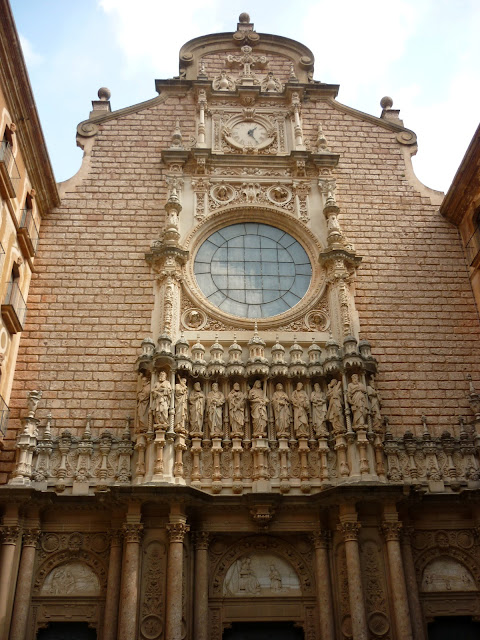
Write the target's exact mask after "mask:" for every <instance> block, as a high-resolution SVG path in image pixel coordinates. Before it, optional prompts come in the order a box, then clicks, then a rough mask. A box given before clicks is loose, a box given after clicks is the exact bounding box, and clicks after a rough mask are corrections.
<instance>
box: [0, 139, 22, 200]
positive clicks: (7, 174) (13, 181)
mask: <svg viewBox="0 0 480 640" xmlns="http://www.w3.org/2000/svg"><path fill="white" fill-rule="evenodd" d="M19 180H20V172H19V171H18V167H17V163H16V162H15V158H14V157H13V151H12V145H11V144H10V143H9V142H8V141H7V140H3V141H2V143H1V145H0V194H1V195H2V197H3V198H14V197H15V194H16V187H17V184H18V181H19Z"/></svg>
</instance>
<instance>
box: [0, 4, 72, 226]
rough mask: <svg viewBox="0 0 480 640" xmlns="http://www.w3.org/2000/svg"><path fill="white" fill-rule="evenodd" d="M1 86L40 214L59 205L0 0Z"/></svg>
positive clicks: (34, 110)
mask: <svg viewBox="0 0 480 640" xmlns="http://www.w3.org/2000/svg"><path fill="white" fill-rule="evenodd" d="M0 83H1V85H2V89H3V92H4V95H5V101H6V103H7V106H8V109H9V111H10V113H11V115H12V118H13V120H14V122H15V124H16V125H17V131H16V135H17V140H18V144H19V148H20V152H21V156H22V160H23V162H24V164H25V168H26V170H27V173H28V176H29V178H30V181H31V183H32V186H34V188H35V190H36V192H37V197H36V201H37V205H38V207H39V209H40V213H41V214H45V213H47V212H48V211H49V210H50V209H52V208H53V207H56V206H58V205H59V204H60V197H59V194H58V190H57V184H56V181H55V176H54V174H53V169H52V165H51V163H50V158H49V155H48V151H47V147H46V144H45V138H44V136H43V132H42V127H41V124H40V119H39V116H38V112H37V108H36V105H35V99H34V97H33V92H32V88H31V85H30V80H29V78H28V72H27V68H26V65H25V60H24V58H23V53H22V48H21V46H20V40H19V37H18V33H17V30H16V27H15V21H14V19H13V15H12V12H11V9H10V5H9V3H8V0H0Z"/></svg>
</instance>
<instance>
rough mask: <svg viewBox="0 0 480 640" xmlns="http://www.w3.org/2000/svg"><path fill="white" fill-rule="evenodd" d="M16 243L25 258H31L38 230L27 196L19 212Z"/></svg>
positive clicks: (29, 197) (30, 200)
mask: <svg viewBox="0 0 480 640" xmlns="http://www.w3.org/2000/svg"><path fill="white" fill-rule="evenodd" d="M18 243H19V245H20V248H21V250H22V253H23V255H24V256H25V257H26V258H33V256H34V255H35V253H36V252H37V244H38V229H37V225H36V223H35V218H34V216H33V201H32V198H31V196H27V198H26V200H25V207H24V208H23V209H22V211H21V217H20V227H19V229H18Z"/></svg>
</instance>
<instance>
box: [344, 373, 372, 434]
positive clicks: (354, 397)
mask: <svg viewBox="0 0 480 640" xmlns="http://www.w3.org/2000/svg"><path fill="white" fill-rule="evenodd" d="M366 393H367V389H366V388H365V385H364V384H362V383H361V382H360V380H359V379H358V375H357V374H356V373H354V374H353V376H352V381H351V382H350V384H349V385H348V387H347V399H348V402H349V403H350V408H351V410H352V429H353V430H354V431H358V429H365V428H366V426H365V417H366V415H367V409H368V407H367V396H366Z"/></svg>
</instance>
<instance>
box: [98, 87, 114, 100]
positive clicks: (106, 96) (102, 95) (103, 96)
mask: <svg viewBox="0 0 480 640" xmlns="http://www.w3.org/2000/svg"><path fill="white" fill-rule="evenodd" d="M97 95H98V97H99V99H100V100H102V101H103V102H106V101H107V100H110V98H111V95H112V92H111V91H110V89H107V87H100V89H99V90H98V94H97Z"/></svg>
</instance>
